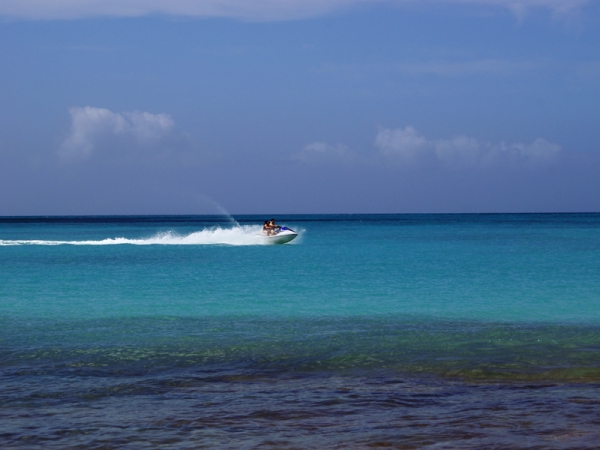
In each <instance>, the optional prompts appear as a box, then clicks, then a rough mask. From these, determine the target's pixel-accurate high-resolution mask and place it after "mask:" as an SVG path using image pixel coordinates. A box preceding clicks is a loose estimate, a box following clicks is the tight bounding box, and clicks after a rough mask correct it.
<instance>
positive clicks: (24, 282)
mask: <svg viewBox="0 0 600 450" xmlns="http://www.w3.org/2000/svg"><path fill="white" fill-rule="evenodd" d="M260 219H261V218H260V217H252V216H243V217H236V220H237V221H238V222H239V226H238V225H237V224H235V223H232V222H231V221H229V220H226V219H224V218H220V217H119V218H114V217H113V218H108V217H98V218H89V217H88V218H35V219H33V218H29V219H28V218H5V219H0V419H1V420H0V444H1V445H2V446H3V447H7V446H8V447H11V446H13V447H26V448H37V447H40V448H41V447H43V448H65V447H71V448H78V447H81V448H156V447H157V446H161V447H173V448H200V447H208V448H211V447H224V448H227V447H231V448H240V447H242V448H246V447H248V448H252V447H255V446H261V447H269V446H270V447H274V448H323V447H328V448H329V447H331V448H336V447H337V448H348V447H354V448H372V447H398V448H420V447H424V446H425V447H427V446H432V447H439V446H441V447H444V446H448V447H452V448H454V447H461V448H481V447H489V446H499V447H502V446H505V447H510V448H515V447H523V448H531V447H534V448H535V447H540V448H565V447H572V448H586V447H588V448H594V447H595V446H596V443H597V442H598V441H599V439H600V431H599V430H600V427H599V425H600V415H599V414H598V412H597V411H598V410H599V409H598V406H599V405H600V389H599V387H600V351H599V350H600V277H598V274H599V273H600V270H599V269H600V215H598V214H564V215H562V214H558V215H556V214H552V215H537V214H527V215H439V216H437V215H398V216H388V215H383V216H381V215H378V216H290V217H282V218H280V222H282V223H284V224H285V225H287V226H290V227H292V228H294V229H296V230H298V231H300V233H301V236H300V238H299V239H297V240H296V241H294V242H293V243H291V244H286V245H282V246H270V245H262V244H263V242H262V241H261V240H260V239H259V240H258V241H257V240H256V238H257V236H256V230H257V229H258V225H257V224H259V223H261V220H260Z"/></svg>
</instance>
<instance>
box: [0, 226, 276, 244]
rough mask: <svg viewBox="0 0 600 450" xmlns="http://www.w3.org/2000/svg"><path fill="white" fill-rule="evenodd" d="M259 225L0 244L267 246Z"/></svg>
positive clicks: (6, 241) (11, 241)
mask: <svg viewBox="0 0 600 450" xmlns="http://www.w3.org/2000/svg"><path fill="white" fill-rule="evenodd" d="M261 229H262V227H260V226H257V225H243V226H239V227H234V228H221V227H214V228H206V229H204V230H201V231H195V232H193V233H190V234H187V235H181V234H178V233H175V232H173V231H168V232H164V233H158V234H155V235H154V236H151V237H149V238H139V239H130V238H125V237H118V238H107V239H102V240H88V241H46V240H1V239H0V246H10V245H124V244H129V245H215V244H221V245H268V244H269V242H267V241H266V240H265V239H264V237H263V236H261V235H260V233H261Z"/></svg>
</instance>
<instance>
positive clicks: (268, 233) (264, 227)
mask: <svg viewBox="0 0 600 450" xmlns="http://www.w3.org/2000/svg"><path fill="white" fill-rule="evenodd" d="M262 231H263V233H264V234H266V235H267V236H269V235H270V234H271V233H270V231H271V229H270V227H269V221H268V220H265V223H264V225H263V229H262Z"/></svg>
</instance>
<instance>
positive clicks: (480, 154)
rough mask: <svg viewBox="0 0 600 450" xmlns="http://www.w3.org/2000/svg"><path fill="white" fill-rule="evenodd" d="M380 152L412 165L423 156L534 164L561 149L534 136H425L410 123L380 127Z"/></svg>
mask: <svg viewBox="0 0 600 450" xmlns="http://www.w3.org/2000/svg"><path fill="white" fill-rule="evenodd" d="M375 146H376V147H377V148H379V150H380V151H381V153H382V154H384V155H386V156H388V157H393V158H396V159H398V160H399V161H400V162H401V163H403V164H409V165H416V164H419V163H422V162H423V161H425V160H432V159H433V160H436V161H438V162H439V163H442V164H445V165H449V166H456V167H474V166H480V167H481V166H488V165H491V164H496V163H506V164H511V165H536V164H543V163H549V162H552V161H553V160H554V159H555V158H556V156H557V155H558V154H559V153H560V152H561V150H562V148H561V146H560V145H558V144H554V143H552V142H548V141H546V140H545V139H542V138H537V139H536V140H535V141H533V142H532V143H531V144H523V143H515V144H510V145H509V144H506V143H505V142H500V143H496V144H494V143H491V142H486V141H479V140H477V139H475V138H472V137H468V136H455V137H453V138H451V139H427V138H426V137H425V136H423V135H421V134H419V133H418V132H417V130H415V128H414V127H412V126H407V127H406V128H404V129H402V128H397V129H395V130H392V129H386V128H382V129H380V130H379V133H378V134H377V136H376V138H375Z"/></svg>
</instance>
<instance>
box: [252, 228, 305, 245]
mask: <svg viewBox="0 0 600 450" xmlns="http://www.w3.org/2000/svg"><path fill="white" fill-rule="evenodd" d="M261 236H262V237H263V238H265V239H266V240H267V242H268V243H269V244H285V243H287V242H290V241H291V240H293V239H296V236H298V233H296V232H295V231H294V230H292V229H291V228H288V227H281V228H279V229H277V230H275V234H272V235H270V236H267V235H266V234H261Z"/></svg>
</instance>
